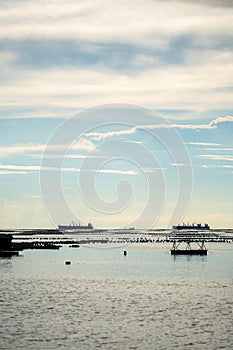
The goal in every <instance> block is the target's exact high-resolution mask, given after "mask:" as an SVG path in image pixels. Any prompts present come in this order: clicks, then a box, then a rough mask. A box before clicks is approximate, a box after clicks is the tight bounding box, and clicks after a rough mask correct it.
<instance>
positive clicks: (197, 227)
mask: <svg viewBox="0 0 233 350" xmlns="http://www.w3.org/2000/svg"><path fill="white" fill-rule="evenodd" d="M172 228H173V230H196V231H199V230H200V231H208V230H209V229H210V226H209V225H208V224H204V225H202V224H191V225H190V224H183V225H176V226H172Z"/></svg>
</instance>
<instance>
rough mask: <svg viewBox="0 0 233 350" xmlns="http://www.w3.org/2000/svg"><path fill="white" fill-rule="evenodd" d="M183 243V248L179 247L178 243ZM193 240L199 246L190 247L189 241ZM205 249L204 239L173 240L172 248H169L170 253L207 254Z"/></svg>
mask: <svg viewBox="0 0 233 350" xmlns="http://www.w3.org/2000/svg"><path fill="white" fill-rule="evenodd" d="M182 242H183V243H184V244H185V245H186V246H185V248H182V249H179V248H180V244H181V243H182ZM193 242H195V243H196V244H197V246H198V247H199V248H196V249H193V247H191V243H193ZM207 251H208V250H207V249H206V247H205V242H204V241H195V240H185V239H184V240H178V241H176V240H174V241H173V245H172V249H171V254H172V255H207Z"/></svg>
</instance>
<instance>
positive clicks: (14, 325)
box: [0, 276, 233, 350]
mask: <svg viewBox="0 0 233 350" xmlns="http://www.w3.org/2000/svg"><path fill="white" fill-rule="evenodd" d="M0 282H1V284H0V291H1V293H0V295H1V304H0V305H1V316H0V317H1V328H0V348H1V349H27V350H30V349H57V348H60V349H77V348H78V347H80V348H81V349H82V350H85V349H105V350H106V349H111V350H112V349H113V350H114V349H117V350H119V349H148V350H149V349H150V350H151V349H158V350H159V349H200V348H204V349H211V350H214V349H216V350H217V349H220V348H222V349H228V350H229V349H233V339H232V307H233V303H232V285H233V284H232V281H231V280H229V281H227V280H224V281H223V283H222V287H223V285H224V288H221V282H220V281H218V282H216V281H202V280H198V279H196V280H189V281H185V280H184V279H180V280H179V279H173V280H167V281H165V280H162V281H161V280H159V279H158V280H149V279H147V280H143V279H141V280H127V279H125V280H123V279H118V280H117V279H84V278H83V279H77V278H72V277H69V278H64V277H63V278H54V279H35V278H34V279H33V278H13V279H12V278H10V276H4V277H2V278H1V281H0Z"/></svg>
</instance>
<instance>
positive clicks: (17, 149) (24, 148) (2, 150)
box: [0, 138, 95, 158]
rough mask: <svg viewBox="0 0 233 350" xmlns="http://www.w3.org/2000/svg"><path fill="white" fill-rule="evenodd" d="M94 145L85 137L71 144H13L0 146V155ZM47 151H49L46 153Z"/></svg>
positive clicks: (6, 155) (90, 147)
mask: <svg viewBox="0 0 233 350" xmlns="http://www.w3.org/2000/svg"><path fill="white" fill-rule="evenodd" d="M94 147H95V145H94V144H93V143H92V142H91V141H90V140H87V139H85V138H80V139H79V140H78V141H77V142H75V143H73V144H72V145H66V144H60V145H59V144H57V145H49V144H48V145H46V144H40V145H36V144H24V145H22V144H21V145H15V146H0V157H1V158H6V157H12V156H17V155H19V154H23V153H29V152H41V154H42V153H43V152H44V151H45V150H46V152H47V153H46V154H47V155H49V154H50V155H51V153H50V152H59V151H62V150H82V151H93V149H94ZM48 152H49V153H48Z"/></svg>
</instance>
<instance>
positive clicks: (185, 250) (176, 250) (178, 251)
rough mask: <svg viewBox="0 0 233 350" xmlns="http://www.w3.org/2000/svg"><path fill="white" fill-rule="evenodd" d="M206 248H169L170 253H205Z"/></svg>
mask: <svg viewBox="0 0 233 350" xmlns="http://www.w3.org/2000/svg"><path fill="white" fill-rule="evenodd" d="M207 252H208V250H207V249H171V254H172V255H207Z"/></svg>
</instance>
